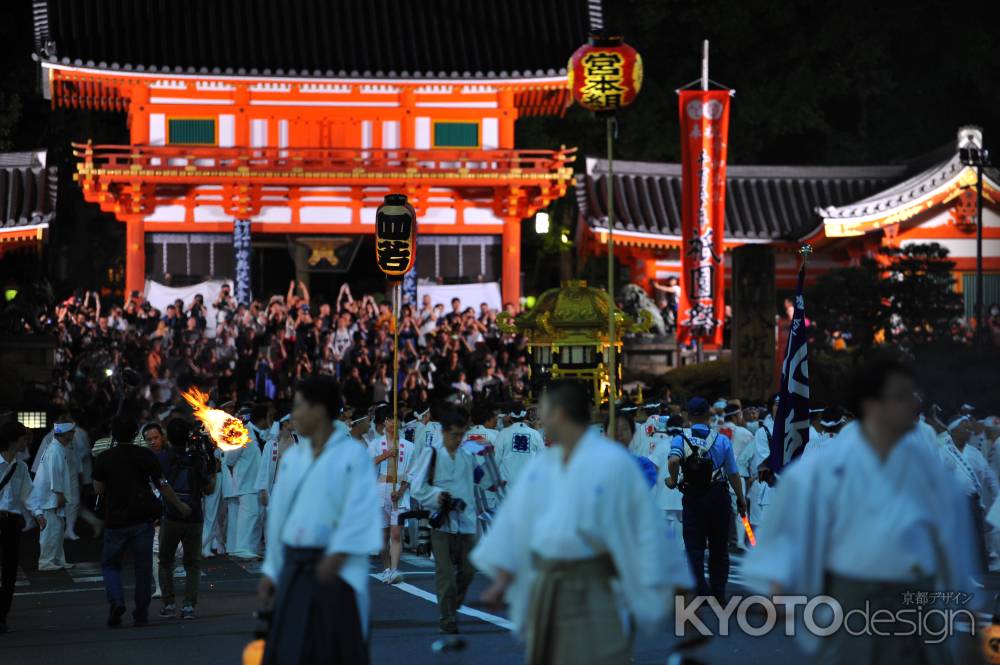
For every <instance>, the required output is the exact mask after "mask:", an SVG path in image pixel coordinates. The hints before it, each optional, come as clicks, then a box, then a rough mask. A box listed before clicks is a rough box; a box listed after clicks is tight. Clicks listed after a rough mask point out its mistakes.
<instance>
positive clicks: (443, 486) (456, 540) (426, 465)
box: [410, 407, 479, 633]
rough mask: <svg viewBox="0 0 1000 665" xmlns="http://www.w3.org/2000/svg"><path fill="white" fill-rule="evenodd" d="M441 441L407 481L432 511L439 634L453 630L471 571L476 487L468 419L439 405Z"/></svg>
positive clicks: (428, 450) (427, 452) (424, 455)
mask: <svg viewBox="0 0 1000 665" xmlns="http://www.w3.org/2000/svg"><path fill="white" fill-rule="evenodd" d="M439 418H440V423H441V427H442V432H443V440H442V443H441V445H440V446H428V447H427V448H425V449H424V451H423V453H421V456H420V458H419V459H418V460H417V461H416V463H415V466H414V467H413V471H412V473H411V474H410V480H411V481H412V483H413V490H412V492H413V497H414V498H415V499H416V500H417V501H419V502H420V503H421V504H422V505H424V506H426V507H427V508H428V509H429V510H431V511H432V514H431V519H430V525H431V529H432V530H431V550H432V551H433V553H434V580H435V586H436V591H437V599H438V612H439V615H440V619H439V623H438V625H439V627H440V630H441V632H443V633H457V632H458V615H457V612H458V608H459V607H461V606H462V602H463V600H464V599H465V593H466V591H468V589H469V585H470V584H471V583H472V578H473V576H474V575H475V573H476V569H475V568H474V567H473V566H472V563H470V561H469V553H470V552H471V551H472V547H473V546H474V545H475V542H476V530H477V524H476V510H475V505H476V500H475V485H476V482H477V480H478V478H477V468H478V464H479V462H478V459H477V457H476V456H475V455H473V454H472V453H470V452H468V451H467V450H465V449H464V448H462V436H463V435H464V434H465V428H466V425H467V424H468V421H467V419H466V417H465V413H464V412H462V411H460V410H459V409H458V408H456V407H443V408H442V410H441V412H440V415H439Z"/></svg>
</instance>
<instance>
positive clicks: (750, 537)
mask: <svg viewBox="0 0 1000 665" xmlns="http://www.w3.org/2000/svg"><path fill="white" fill-rule="evenodd" d="M742 520H743V530H744V531H746V532H747V539H748V540H749V541H750V547H757V538H755V537H754V535H753V529H751V528H750V520H748V519H747V516H746V515H744V516H743V517H742Z"/></svg>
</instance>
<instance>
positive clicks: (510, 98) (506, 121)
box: [498, 87, 517, 150]
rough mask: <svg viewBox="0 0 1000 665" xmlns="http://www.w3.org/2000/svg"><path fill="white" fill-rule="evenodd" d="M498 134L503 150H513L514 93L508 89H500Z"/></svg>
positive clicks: (515, 118)
mask: <svg viewBox="0 0 1000 665" xmlns="http://www.w3.org/2000/svg"><path fill="white" fill-rule="evenodd" d="M499 96H500V100H499V101H500V109H501V111H500V132H499V134H500V135H499V137H498V138H499V143H500V146H499V147H500V148H501V149H503V150H512V149H513V148H514V121H515V120H517V108H516V107H515V106H514V92H513V91H512V90H511V89H510V88H509V87H503V88H501V89H500V95H499Z"/></svg>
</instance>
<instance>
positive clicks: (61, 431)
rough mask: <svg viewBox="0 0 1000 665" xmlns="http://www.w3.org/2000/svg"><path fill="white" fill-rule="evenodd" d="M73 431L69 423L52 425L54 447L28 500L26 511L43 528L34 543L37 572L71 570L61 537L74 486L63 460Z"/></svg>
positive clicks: (67, 465) (42, 464)
mask: <svg viewBox="0 0 1000 665" xmlns="http://www.w3.org/2000/svg"><path fill="white" fill-rule="evenodd" d="M74 427H75V425H74V424H73V423H71V422H61V423H56V424H55V427H54V429H53V431H54V433H55V443H56V444H58V445H50V446H49V447H48V448H46V450H45V454H44V455H43V456H42V460H41V462H40V463H39V465H38V473H36V474H35V480H34V483H33V484H32V488H31V495H30V497H29V498H28V507H29V508H30V509H31V513H32V515H34V516H35V520H36V521H37V522H38V523H39V524H44V527H42V533H41V536H40V537H39V542H38V545H39V550H40V551H39V554H38V570H40V571H48V570H60V569H63V568H72V564H68V563H66V553H65V552H64V551H63V537H64V536H65V534H66V504H67V503H68V502H69V499H70V497H71V496H72V491H73V487H74V483H75V482H78V481H76V480H75V479H74V477H73V472H72V469H73V467H72V466H71V465H70V462H69V461H68V459H67V458H68V456H69V455H71V454H72V452H71V451H70V447H71V446H72V445H73V428H74ZM77 491H79V490H77Z"/></svg>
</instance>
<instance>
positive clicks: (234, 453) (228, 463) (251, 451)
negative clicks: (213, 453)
mask: <svg viewBox="0 0 1000 665" xmlns="http://www.w3.org/2000/svg"><path fill="white" fill-rule="evenodd" d="M260 458H261V455H260V448H258V447H257V443H256V442H255V441H254V440H253V438H252V437H251V440H250V443H248V444H247V445H245V446H243V447H242V448H237V449H236V450H227V451H226V452H224V453H223V454H222V497H223V498H225V499H231V498H235V497H238V496H243V495H244V494H256V493H257V491H258V490H257V471H258V469H259V467H260Z"/></svg>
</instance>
